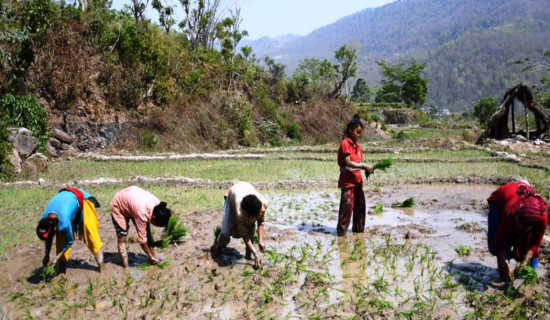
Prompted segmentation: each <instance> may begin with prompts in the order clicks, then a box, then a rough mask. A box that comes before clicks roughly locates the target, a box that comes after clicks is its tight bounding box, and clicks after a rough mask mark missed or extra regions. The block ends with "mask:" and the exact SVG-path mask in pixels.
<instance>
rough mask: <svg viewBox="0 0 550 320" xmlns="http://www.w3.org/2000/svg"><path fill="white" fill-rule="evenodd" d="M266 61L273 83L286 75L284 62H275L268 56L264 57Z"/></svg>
mask: <svg viewBox="0 0 550 320" xmlns="http://www.w3.org/2000/svg"><path fill="white" fill-rule="evenodd" d="M264 61H265V64H266V65H267V71H268V72H269V75H270V76H271V81H270V82H271V85H274V84H276V83H277V82H279V81H280V80H281V79H282V78H283V77H284V75H285V68H286V66H285V65H284V64H282V63H277V62H275V60H273V59H271V58H270V57H267V56H266V57H265V58H264Z"/></svg>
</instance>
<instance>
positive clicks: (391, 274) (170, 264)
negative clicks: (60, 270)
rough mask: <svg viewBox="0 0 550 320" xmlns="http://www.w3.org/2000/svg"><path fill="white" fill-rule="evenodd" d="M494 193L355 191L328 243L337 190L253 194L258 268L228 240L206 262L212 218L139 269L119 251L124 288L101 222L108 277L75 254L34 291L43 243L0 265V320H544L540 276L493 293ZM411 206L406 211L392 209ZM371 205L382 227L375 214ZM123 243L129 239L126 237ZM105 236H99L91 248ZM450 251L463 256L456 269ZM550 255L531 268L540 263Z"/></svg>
mask: <svg viewBox="0 0 550 320" xmlns="http://www.w3.org/2000/svg"><path fill="white" fill-rule="evenodd" d="M493 189H494V186H492V185H487V186H486V185H415V186H406V185H403V186H393V187H371V186H369V187H368V188H366V196H367V210H368V211H369V215H368V216H367V220H366V229H365V232H364V233H358V234H351V233H350V234H348V235H346V236H344V237H337V236H336V232H335V227H336V220H337V211H338V205H339V201H340V200H339V197H340V194H339V190H338V189H336V188H331V189H311V190H305V191H297V190H294V191H281V190H260V191H261V192H263V193H264V195H265V196H266V199H267V200H268V202H269V208H268V211H267V221H268V222H267V225H266V231H265V232H266V234H265V242H266V245H267V247H268V250H267V251H266V253H264V254H263V265H264V268H263V269H261V270H255V269H254V268H253V267H252V266H253V265H254V262H253V261H250V260H247V259H245V258H244V251H245V250H244V245H243V243H242V241H241V240H240V239H232V240H231V242H230V244H229V246H228V247H227V248H226V249H224V251H222V255H221V257H220V258H218V259H216V260H213V259H212V257H211V256H210V250H209V248H210V246H211V245H212V243H213V240H214V235H213V230H214V228H215V227H216V226H217V225H219V224H220V222H221V211H219V210H211V211H200V212H190V213H187V214H185V215H184V216H183V217H182V218H183V219H184V221H185V223H186V225H187V226H188V227H189V228H190V231H191V236H190V237H189V238H188V239H186V240H185V242H183V243H181V244H179V245H174V246H172V247H170V248H168V249H162V250H160V252H159V254H158V255H159V256H160V258H161V259H163V264H162V265H161V266H158V267H156V266H155V267H149V266H148V265H147V259H146V257H145V256H144V255H143V254H142V253H141V249H140V248H139V245H138V244H135V243H134V244H131V245H130V249H129V251H130V255H129V259H130V265H131V273H130V275H129V276H125V275H123V274H122V268H121V266H120V262H119V258H118V252H117V248H116V238H115V235H114V232H113V231H112V230H111V229H112V226H111V224H110V221H109V218H108V216H106V215H102V216H101V218H100V220H101V221H100V226H101V227H100V234H101V235H102V238H103V242H104V243H105V247H104V250H105V261H106V274H105V275H103V276H99V274H98V273H97V268H96V266H95V262H94V261H93V257H92V256H91V254H90V253H89V252H88V251H87V249H86V248H85V246H84V245H83V244H82V243H80V242H79V243H77V244H75V246H74V252H73V255H72V259H71V261H70V263H69V269H68V272H67V275H66V276H57V277H55V278H53V279H52V280H51V281H44V279H43V277H42V276H41V275H40V271H41V268H39V267H38V266H40V265H41V260H42V256H43V247H42V246H41V245H42V244H41V243H38V242H36V243H34V244H33V245H31V246H29V247H27V248H25V249H20V250H19V251H18V252H16V253H15V254H13V255H11V258H10V260H9V261H1V262H0V273H1V275H0V285H1V288H0V289H1V291H2V293H1V295H0V319H3V318H2V317H6V318H7V319H16V318H27V319H29V318H41V319H42V318H76V319H78V318H92V317H93V318H102V319H106V318H115V319H123V318H128V319H137V318H139V319H176V318H177V319H197V318H199V319H205V318H215V319H218V318H221V319H249V318H275V319H282V318H287V319H290V318H296V319H305V318H308V319H309V318H318V319H321V318H322V319H349V318H353V317H355V318H364V319H394V318H403V319H425V318H433V319H447V318H450V319H463V318H488V317H496V318H510V317H518V318H523V317H531V318H547V316H548V310H549V309H548V302H547V301H548V292H549V290H548V287H547V286H548V279H547V277H548V275H547V269H546V268H547V265H546V264H543V265H542V267H541V268H539V269H538V275H539V282H538V284H536V285H530V284H526V283H522V282H521V281H516V282H515V283H514V286H513V287H511V288H506V287H505V286H504V284H503V283H501V282H500V281H499V276H498V272H497V269H496V259H495V258H494V257H492V256H490V255H489V253H488V252H487V249H486V247H487V246H486V243H487V237H486V229H487V217H486V198H487V197H488V195H489V194H490V193H491V192H492V191H493ZM408 197H414V198H415V200H416V206H415V207H414V208H394V207H393V205H394V204H395V203H397V202H400V201H403V200H405V199H406V198H408ZM379 203H381V204H382V206H383V210H382V212H381V213H374V207H375V206H376V205H377V204H379ZM131 230H132V231H133V228H131ZM103 235H105V236H103ZM459 247H467V248H470V253H469V254H468V255H464V254H459V252H458V251H460V250H458V248H459ZM548 251H549V250H548V245H547V244H546V242H545V244H543V247H542V254H543V256H548V253H549V252H548Z"/></svg>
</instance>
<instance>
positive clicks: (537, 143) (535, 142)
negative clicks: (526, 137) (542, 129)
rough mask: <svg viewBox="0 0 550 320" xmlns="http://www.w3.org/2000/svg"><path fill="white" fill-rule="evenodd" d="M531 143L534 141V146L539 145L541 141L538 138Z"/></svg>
mask: <svg viewBox="0 0 550 320" xmlns="http://www.w3.org/2000/svg"><path fill="white" fill-rule="evenodd" d="M533 143H534V144H535V145H536V146H540V144H541V141H540V140H539V139H536V140H535V141H534V142H533Z"/></svg>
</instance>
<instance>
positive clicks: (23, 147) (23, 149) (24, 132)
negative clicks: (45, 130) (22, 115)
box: [13, 128, 38, 158]
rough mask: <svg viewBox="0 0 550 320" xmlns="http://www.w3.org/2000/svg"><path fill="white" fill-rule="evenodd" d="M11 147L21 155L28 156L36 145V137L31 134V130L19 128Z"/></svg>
mask: <svg viewBox="0 0 550 320" xmlns="http://www.w3.org/2000/svg"><path fill="white" fill-rule="evenodd" d="M13 147H14V148H15V149H16V150H17V152H19V155H20V156H22V157H25V158H26V157H28V156H30V155H31V154H32V153H33V152H34V150H36V148H37V147H38V139H37V138H35V137H34V136H33V133H32V131H31V130H29V129H26V128H20V129H19V131H18V132H17V134H16V135H15V138H14V139H13Z"/></svg>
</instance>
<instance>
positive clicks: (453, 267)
mask: <svg viewBox="0 0 550 320" xmlns="http://www.w3.org/2000/svg"><path fill="white" fill-rule="evenodd" d="M443 270H445V271H447V272H448V273H449V274H450V275H451V276H452V277H453V279H454V280H455V281H456V282H457V283H459V284H461V285H462V286H463V287H464V289H466V290H468V291H473V290H477V291H480V292H483V291H487V289H489V288H492V289H494V290H498V291H501V290H506V289H508V288H509V285H508V284H506V283H503V282H501V281H500V275H499V273H498V269H495V268H490V267H487V266H485V265H483V264H481V263H477V262H476V263H449V264H447V265H446V266H444V267H443ZM515 295H520V296H521V295H522V294H521V293H519V292H517V291H516V292H515Z"/></svg>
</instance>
